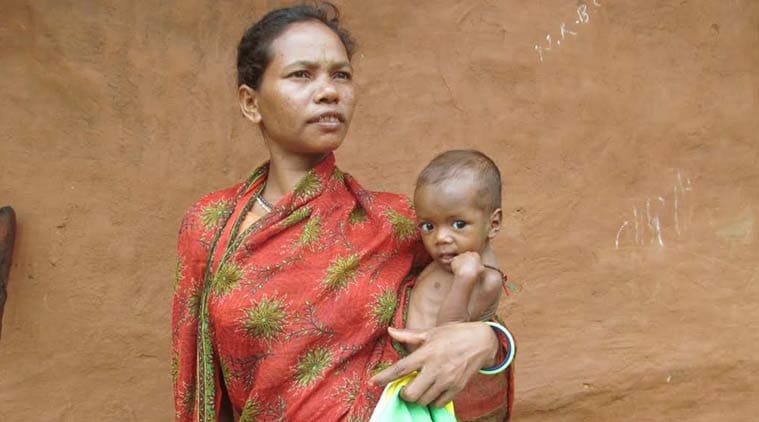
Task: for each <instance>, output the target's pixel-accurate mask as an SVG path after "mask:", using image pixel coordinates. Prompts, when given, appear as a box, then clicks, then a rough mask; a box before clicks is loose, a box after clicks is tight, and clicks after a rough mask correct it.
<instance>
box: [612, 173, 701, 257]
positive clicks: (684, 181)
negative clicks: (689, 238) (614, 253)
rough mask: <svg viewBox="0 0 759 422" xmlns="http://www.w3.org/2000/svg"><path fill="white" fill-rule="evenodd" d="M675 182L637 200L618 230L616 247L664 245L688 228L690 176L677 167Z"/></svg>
mask: <svg viewBox="0 0 759 422" xmlns="http://www.w3.org/2000/svg"><path fill="white" fill-rule="evenodd" d="M671 183H672V185H671V187H670V188H669V189H666V190H664V191H662V192H658V194H656V195H654V196H650V197H647V198H644V199H642V200H640V201H636V202H635V204H634V205H633V206H632V208H631V209H630V210H629V211H627V212H626V215H625V217H624V221H622V224H621V225H620V226H619V229H618V230H617V235H616V237H615V239H614V248H615V249H619V248H620V247H626V246H639V247H640V246H648V245H655V246H657V247H664V246H665V245H666V244H667V243H668V242H671V241H672V240H674V239H676V238H678V237H680V236H682V235H683V234H684V233H685V232H687V230H688V219H687V218H686V217H687V213H686V209H687V208H686V204H688V203H689V202H690V197H691V195H692V194H693V184H692V182H691V179H690V177H688V176H686V175H685V174H684V172H683V171H682V170H677V171H676V174H675V177H674V180H672V182H671Z"/></svg>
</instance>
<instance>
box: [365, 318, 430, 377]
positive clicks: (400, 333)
mask: <svg viewBox="0 0 759 422" xmlns="http://www.w3.org/2000/svg"><path fill="white" fill-rule="evenodd" d="M387 331H388V333H390V337H392V338H394V339H395V340H396V341H399V342H401V343H406V344H413V345H420V344H423V343H424V342H425V341H427V339H428V338H429V332H428V331H419V330H399V329H396V328H392V327H390V328H388V330H387ZM426 359H427V354H426V353H425V352H424V351H419V350H417V351H415V352H414V353H412V354H410V355H408V356H406V357H405V358H403V359H401V360H399V361H398V362H395V363H394V364H393V365H391V366H390V367H388V368H386V369H385V370H384V371H382V372H380V373H379V374H377V375H375V376H373V377H372V379H371V380H370V381H371V382H373V383H375V384H377V385H380V386H384V385H385V384H387V383H389V382H392V381H394V380H396V379H398V378H400V377H402V376H404V375H407V374H410V373H412V372H414V371H417V370H419V369H422V365H423V364H424V362H425V360H426Z"/></svg>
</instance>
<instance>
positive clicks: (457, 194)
mask: <svg viewBox="0 0 759 422" xmlns="http://www.w3.org/2000/svg"><path fill="white" fill-rule="evenodd" d="M414 208H415V209H416V215H417V220H418V223H419V231H420V232H421V234H422V242H423V243H424V247H425V248H426V249H427V252H429V254H430V255H431V256H432V259H434V260H435V261H436V262H437V263H438V264H440V265H441V266H443V267H444V268H446V269H450V264H451V261H452V260H453V258H454V257H455V256H456V255H458V254H460V253H463V252H477V253H482V252H483V250H484V249H485V248H486V247H487V246H488V244H489V241H490V239H492V238H494V237H495V235H496V233H498V230H500V228H501V217H502V216H501V173H500V171H498V167H497V166H496V165H495V163H494V162H493V160H491V159H490V158H488V157H487V156H486V155H485V154H483V153H481V152H479V151H474V150H454V151H448V152H444V153H442V154H440V155H438V156H437V157H435V158H434V159H433V160H432V161H431V162H430V163H429V164H428V165H427V167H425V168H424V170H422V173H421V174H419V177H418V178H417V180H416V190H415V191H414Z"/></svg>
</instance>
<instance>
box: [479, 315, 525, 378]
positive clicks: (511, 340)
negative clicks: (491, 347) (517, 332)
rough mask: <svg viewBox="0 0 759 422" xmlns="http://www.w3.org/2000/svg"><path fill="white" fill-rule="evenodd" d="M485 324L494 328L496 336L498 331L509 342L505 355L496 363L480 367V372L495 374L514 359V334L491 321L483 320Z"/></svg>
mask: <svg viewBox="0 0 759 422" xmlns="http://www.w3.org/2000/svg"><path fill="white" fill-rule="evenodd" d="M485 324H487V325H489V326H490V328H492V329H493V330H495V332H496V336H497V335H498V332H500V333H501V334H503V335H504V336H505V337H506V341H507V343H508V344H509V349H508V350H507V351H506V357H505V358H504V359H503V360H502V361H501V362H500V363H499V364H498V365H495V366H491V367H489V368H482V369H480V373H481V374H484V375H495V374H498V373H501V372H503V371H505V370H506V368H508V367H509V365H511V362H513V361H514V355H516V351H517V348H516V344H515V343H514V336H512V335H511V333H510V332H509V330H507V329H506V327H504V326H503V325H501V324H498V323H496V322H492V321H485Z"/></svg>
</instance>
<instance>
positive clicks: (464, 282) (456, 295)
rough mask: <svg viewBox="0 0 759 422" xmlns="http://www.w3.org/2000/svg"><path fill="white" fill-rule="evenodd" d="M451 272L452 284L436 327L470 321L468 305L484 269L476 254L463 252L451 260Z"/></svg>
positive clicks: (439, 312)
mask: <svg viewBox="0 0 759 422" xmlns="http://www.w3.org/2000/svg"><path fill="white" fill-rule="evenodd" d="M451 270H452V271H453V283H452V284H451V289H450V290H449V291H448V294H447V295H446V296H445V299H444V300H443V303H442V305H441V306H440V311H438V316H437V325H443V324H447V323H451V322H466V321H469V320H470V317H471V316H470V314H469V303H470V301H472V299H474V298H473V297H472V293H473V292H474V291H475V286H476V285H477V283H478V282H479V281H480V279H481V278H482V275H483V273H484V271H485V267H484V266H483V265H482V259H481V258H480V255H479V254H478V253H476V252H464V253H462V254H459V255H457V256H456V257H455V258H453V261H451ZM496 306H497V305H496ZM473 310H474V309H473Z"/></svg>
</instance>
